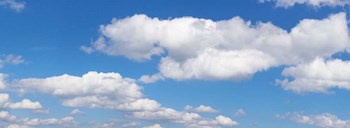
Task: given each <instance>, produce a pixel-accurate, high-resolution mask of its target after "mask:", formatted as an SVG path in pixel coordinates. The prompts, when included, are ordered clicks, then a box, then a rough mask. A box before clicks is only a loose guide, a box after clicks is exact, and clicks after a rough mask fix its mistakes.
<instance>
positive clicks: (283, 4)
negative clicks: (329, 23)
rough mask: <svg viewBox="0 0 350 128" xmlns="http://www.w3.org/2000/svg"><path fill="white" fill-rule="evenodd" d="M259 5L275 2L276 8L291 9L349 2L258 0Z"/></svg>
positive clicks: (346, 0) (333, 0) (334, 5)
mask: <svg viewBox="0 0 350 128" xmlns="http://www.w3.org/2000/svg"><path fill="white" fill-rule="evenodd" d="M259 2H261V3H265V2H275V3H276V6H277V7H284V8H288V7H292V6H294V5H296V4H306V5H309V6H313V7H322V6H331V7H336V6H345V5H348V4H349V3H350V0H259Z"/></svg>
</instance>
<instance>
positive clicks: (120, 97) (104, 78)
mask: <svg viewBox="0 0 350 128" xmlns="http://www.w3.org/2000/svg"><path fill="white" fill-rule="evenodd" d="M134 82H135V80H133V79H130V78H123V77H122V76H121V75H120V74H118V73H97V72H88V73H87V74H84V75H83V76H82V77H78V76H71V75H61V76H54V77H48V78H43V79H38V78H28V79H21V80H18V81H16V82H15V84H16V85H18V87H21V88H24V89H25V90H32V91H39V92H43V93H49V94H53V95H55V96H57V97H59V98H61V99H62V104H63V105H65V106H70V107H90V108H95V107H103V108H109V109H117V110H123V111H129V110H153V109H157V107H160V104H159V103H157V102H156V101H154V100H150V99H146V98H143V95H142V93H141V92H140V91H141V89H142V88H141V87H140V86H138V85H136V84H135V83H134Z"/></svg>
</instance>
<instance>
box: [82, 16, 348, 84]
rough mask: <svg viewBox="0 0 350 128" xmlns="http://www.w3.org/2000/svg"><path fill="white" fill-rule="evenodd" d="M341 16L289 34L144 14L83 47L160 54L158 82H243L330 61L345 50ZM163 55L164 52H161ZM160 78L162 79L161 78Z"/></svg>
mask: <svg viewBox="0 0 350 128" xmlns="http://www.w3.org/2000/svg"><path fill="white" fill-rule="evenodd" d="M345 17H346V16H345V13H338V14H333V15H330V16H329V17H328V18H325V19H321V20H316V19H304V20H301V21H300V23H299V24H297V25H296V26H295V27H293V28H292V29H291V30H290V31H288V30H284V29H282V28H279V27H277V26H274V25H273V24H271V23H260V22H259V23H257V24H256V25H252V24H251V23H250V22H249V21H244V20H243V19H241V18H240V17H234V18H232V19H229V20H221V21H212V20H209V19H199V18H193V17H181V18H175V19H167V20H161V19H158V18H151V17H148V16H146V15H134V16H131V17H127V18H124V19H113V21H112V23H110V24H107V25H102V26H101V27H100V32H101V36H100V37H99V39H98V40H96V41H95V42H93V43H92V44H91V46H89V47H88V46H84V47H83V49H89V50H88V51H89V53H90V52H93V51H95V52H96V51H97V52H102V53H105V54H108V55H114V56H125V57H127V58H129V59H132V60H137V61H144V60H149V59H151V57H152V56H161V57H162V59H161V62H160V64H159V71H160V73H158V74H156V75H155V76H154V77H153V76H152V75H151V76H144V77H143V78H141V80H143V81H146V82H154V81H156V80H159V78H163V77H166V78H172V79H176V80H186V79H213V80H223V79H224V80H227V79H228V80H241V79H247V78H250V77H251V76H252V75H254V74H255V73H256V72H259V71H264V70H266V69H268V68H270V67H275V66H281V65H294V64H298V63H303V62H308V61H311V60H313V59H314V58H316V57H317V56H320V57H329V56H331V55H332V54H334V53H337V52H341V51H344V50H345V49H348V48H349V45H350V44H349V43H348V42H349V41H350V39H349V36H348V27H347V21H346V18H345ZM165 53H166V54H165ZM159 75H160V76H163V77H160V76H159Z"/></svg>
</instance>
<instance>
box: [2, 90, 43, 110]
mask: <svg viewBox="0 0 350 128" xmlns="http://www.w3.org/2000/svg"><path fill="white" fill-rule="evenodd" d="M0 107H2V108H9V109H33V110H37V109H42V105H41V104H40V103H39V102H37V101H36V102H33V101H31V100H29V99H23V100H22V101H20V102H15V103H12V102H10V96H9V95H8V94H5V93H0Z"/></svg>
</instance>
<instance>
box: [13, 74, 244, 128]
mask: <svg viewBox="0 0 350 128" xmlns="http://www.w3.org/2000/svg"><path fill="white" fill-rule="evenodd" d="M13 84H15V85H16V86H17V87H19V88H23V89H24V90H27V91H28V92H40V93H47V94H52V95H54V96H56V97H58V98H59V99H61V101H62V104H63V105H65V106H69V107H89V108H95V107H99V108H107V109H113V110H117V111H122V112H123V113H124V114H125V115H126V116H127V117H130V118H135V119H141V120H149V121H155V122H157V121H168V122H171V123H178V124H182V125H185V126H186V127H201V126H204V127H212V128H218V127H221V126H236V125H238V123H237V122H236V121H233V120H232V119H230V118H228V117H224V116H218V117H216V119H207V118H204V117H202V116H200V115H199V114H197V113H188V112H183V111H177V110H174V109H172V108H167V107H162V106H161V104H160V103H158V102H157V101H155V100H151V99H147V98H145V97H144V96H143V94H142V92H141V89H142V88H141V87H140V86H138V85H137V84H135V80H133V79H130V78H123V77H122V76H121V75H120V74H118V73H97V72H88V73H86V74H84V75H83V76H81V77H79V76H71V75H67V74H66V75H61V76H53V77H48V78H27V79H20V80H17V81H15V82H13ZM200 109H205V110H206V111H208V107H207V106H202V108H200ZM211 111H215V110H211ZM108 126H109V125H108Z"/></svg>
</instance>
